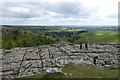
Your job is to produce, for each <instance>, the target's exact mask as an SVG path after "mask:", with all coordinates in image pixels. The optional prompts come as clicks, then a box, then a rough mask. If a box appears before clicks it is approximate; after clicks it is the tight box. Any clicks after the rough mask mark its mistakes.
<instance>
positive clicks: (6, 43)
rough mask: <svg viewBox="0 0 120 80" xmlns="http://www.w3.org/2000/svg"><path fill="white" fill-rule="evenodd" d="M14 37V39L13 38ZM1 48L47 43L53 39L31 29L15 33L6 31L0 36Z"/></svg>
mask: <svg viewBox="0 0 120 80" xmlns="http://www.w3.org/2000/svg"><path fill="white" fill-rule="evenodd" d="M14 38H15V39H14ZM2 40H3V44H2V45H3V48H5V49H9V48H12V47H27V46H28V47H29V46H38V45H47V44H52V43H55V40H54V39H52V38H48V37H45V36H41V35H40V34H37V33H33V32H31V31H24V30H22V31H19V32H18V34H17V35H15V34H14V33H8V34H5V35H3V36H2Z"/></svg>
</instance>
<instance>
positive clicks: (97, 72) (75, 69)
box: [63, 63, 118, 78]
mask: <svg viewBox="0 0 120 80" xmlns="http://www.w3.org/2000/svg"><path fill="white" fill-rule="evenodd" d="M63 71H64V72H66V73H71V74H72V75H73V77H74V78H115V77H118V70H117V69H115V70H112V69H110V68H103V67H97V66H94V65H89V64H81V65H74V64H72V63H71V64H67V65H66V66H65V67H64V69H63Z"/></svg>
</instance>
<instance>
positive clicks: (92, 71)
mask: <svg viewBox="0 0 120 80" xmlns="http://www.w3.org/2000/svg"><path fill="white" fill-rule="evenodd" d="M63 72H64V73H67V74H68V75H65V74H63V73H56V74H48V75H44V72H43V71H42V72H41V73H40V74H36V75H33V76H28V77H24V79H25V78H26V79H27V78H33V79H32V80H35V78H69V77H70V76H69V74H72V78H117V77H118V68H113V67H108V68H104V67H98V66H95V65H90V64H79V65H76V64H73V63H69V64H67V65H65V66H64V67H63ZM19 79H20V80H24V79H23V78H19ZM19 79H15V80H19Z"/></svg>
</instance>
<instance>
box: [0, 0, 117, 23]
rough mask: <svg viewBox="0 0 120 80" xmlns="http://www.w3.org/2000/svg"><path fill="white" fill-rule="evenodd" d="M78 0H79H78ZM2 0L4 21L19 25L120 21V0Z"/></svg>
mask: <svg viewBox="0 0 120 80" xmlns="http://www.w3.org/2000/svg"><path fill="white" fill-rule="evenodd" d="M76 1H77V2H76ZM76 1H73V0H69V1H65V0H64V1H62V0H52V2H50V0H49V1H47V0H46V1H44V2H43V1H40V2H37V1H35V0H34V2H12V1H11V2H2V4H0V5H1V6H2V13H1V12H0V14H1V15H2V16H0V18H2V23H1V22H0V24H15V25H16V24H17V25H20V24H22V25H25V24H29V25H117V24H118V1H119V0H76Z"/></svg>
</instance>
